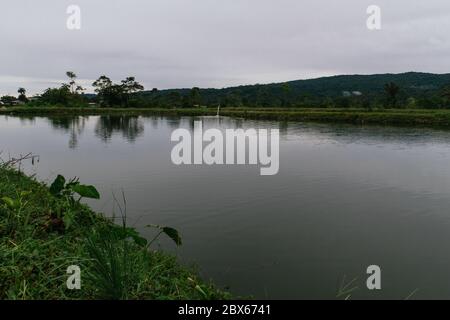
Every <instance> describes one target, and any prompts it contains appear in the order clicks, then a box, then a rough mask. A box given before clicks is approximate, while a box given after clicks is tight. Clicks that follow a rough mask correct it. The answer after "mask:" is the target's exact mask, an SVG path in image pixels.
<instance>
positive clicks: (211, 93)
mask: <svg viewBox="0 0 450 320" xmlns="http://www.w3.org/2000/svg"><path fill="white" fill-rule="evenodd" d="M66 75H67V77H68V82H67V83H63V84H62V85H61V86H60V87H59V88H49V89H47V90H45V91H44V92H43V93H42V94H41V95H39V96H36V97H33V98H28V97H27V96H26V90H25V89H24V88H20V89H19V90H18V96H17V97H11V96H4V97H1V100H0V101H1V102H2V103H3V104H4V105H17V104H27V105H30V106H35V105H37V106H43V105H52V106H63V107H83V106H89V105H96V106H100V107H123V108H126V107H133V108H193V107H217V106H218V105H220V106H222V107H255V108H364V109H379V108H405V109H414V108H425V109H427V108H428V109H443V108H450V74H443V75H437V74H427V73H414V72H410V73H404V74H384V75H367V76H361V75H350V76H334V77H326V78H318V79H311V80H298V81H291V82H286V83H275V84H266V85H259V84H258V85H249V86H240V87H231V88H224V89H200V88H198V87H194V88H192V89H170V90H158V89H157V88H154V89H152V90H150V91H144V87H143V86H142V85H141V84H140V83H139V82H137V81H136V79H135V78H134V77H127V78H126V79H124V80H122V81H121V82H119V83H114V82H113V81H112V80H111V79H110V78H108V77H107V76H104V75H103V76H101V77H99V78H98V79H97V80H96V81H94V82H93V84H92V86H93V87H94V89H95V94H86V93H85V89H84V88H83V87H81V86H80V85H78V83H77V81H76V79H77V76H76V74H75V73H74V72H70V71H69V72H67V73H66Z"/></svg>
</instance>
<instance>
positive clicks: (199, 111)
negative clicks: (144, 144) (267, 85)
mask: <svg viewBox="0 0 450 320" xmlns="http://www.w3.org/2000/svg"><path fill="white" fill-rule="evenodd" d="M216 113H217V110H216V109H215V108H191V109H135V108H97V107H91V108H52V107H9V108H2V109H0V114H4V115H30V116H31V115H42V116H48V115H130V116H138V115H161V116H206V115H208V116H211V115H216ZM220 114H221V115H222V116H228V117H237V118H245V119H259V120H276V121H310V122H341V123H352V124H380V125H399V126H430V127H449V128H450V110H424V109H383V110H372V111H369V110H365V109H288V108H285V109H276V108H265V109H254V108H223V109H221V111H220Z"/></svg>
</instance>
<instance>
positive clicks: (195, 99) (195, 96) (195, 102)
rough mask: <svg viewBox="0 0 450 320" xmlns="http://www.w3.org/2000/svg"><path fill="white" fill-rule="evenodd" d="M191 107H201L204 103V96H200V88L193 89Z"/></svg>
mask: <svg viewBox="0 0 450 320" xmlns="http://www.w3.org/2000/svg"><path fill="white" fill-rule="evenodd" d="M190 100H191V101H190V105H191V106H200V104H201V103H202V96H201V94H200V88H198V87H194V88H192V89H191V96H190Z"/></svg>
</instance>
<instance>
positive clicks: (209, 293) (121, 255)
mask: <svg viewBox="0 0 450 320" xmlns="http://www.w3.org/2000/svg"><path fill="white" fill-rule="evenodd" d="M0 199H3V200H0V299H227V298H229V297H230V294H229V293H227V292H224V291H221V290H218V289H217V288H215V287H214V286H213V285H212V284H211V283H206V282H204V281H202V280H200V279H199V278H198V276H197V274H196V273H195V272H194V271H193V270H192V269H190V268H187V267H185V266H181V265H180V264H179V263H178V262H177V260H176V258H175V257H173V256H171V255H168V254H166V253H163V252H160V251H155V250H152V249H150V248H147V247H145V246H142V245H139V244H138V243H137V242H135V241H133V240H132V239H131V238H128V237H123V236H121V235H123V231H124V230H125V229H124V227H123V226H120V225H116V224H113V223H112V222H111V221H110V220H108V219H106V218H104V217H102V216H101V215H99V214H97V213H95V212H93V211H92V210H91V209H89V208H88V207H87V206H86V205H84V204H81V203H79V202H78V201H70V202H67V201H66V200H67V199H66V200H65V198H64V197H56V196H53V195H52V194H51V193H50V191H49V188H48V187H47V186H45V185H44V184H42V183H40V182H38V181H36V180H35V179H34V178H32V177H27V176H25V175H24V174H22V173H19V172H18V171H16V170H14V169H12V168H8V167H5V166H0ZM8 199H10V200H8ZM11 200H12V201H11ZM69 214H70V217H71V224H70V227H68V226H67V225H66V223H65V221H67V219H66V215H69ZM127 229H128V231H129V230H132V229H131V228H127ZM133 235H134V233H133ZM70 265H78V266H80V268H81V290H69V289H67V286H66V281H67V278H68V275H67V274H66V269H67V267H68V266H70Z"/></svg>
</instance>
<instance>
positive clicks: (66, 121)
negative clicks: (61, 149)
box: [48, 116, 88, 149]
mask: <svg viewBox="0 0 450 320" xmlns="http://www.w3.org/2000/svg"><path fill="white" fill-rule="evenodd" d="M48 120H49V122H50V125H51V126H52V128H53V129H55V130H60V131H63V132H65V133H68V134H69V148H70V149H75V148H76V147H77V146H78V137H79V136H80V135H81V134H82V132H83V131H84V128H85V126H86V121H87V120H88V117H81V116H80V117H50V118H48Z"/></svg>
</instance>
